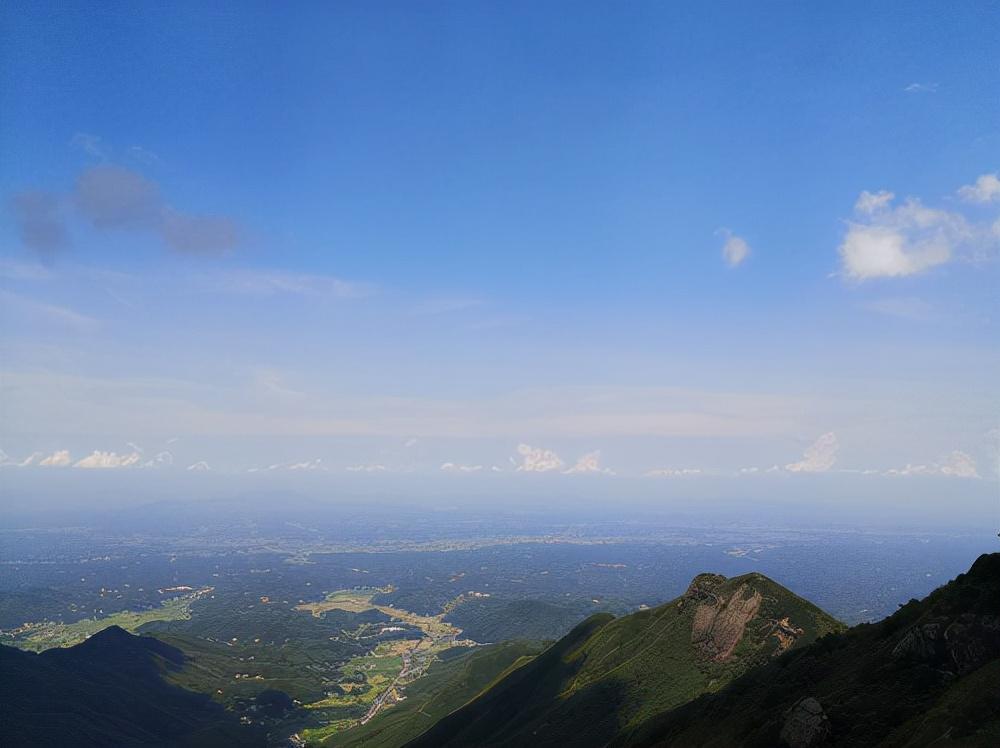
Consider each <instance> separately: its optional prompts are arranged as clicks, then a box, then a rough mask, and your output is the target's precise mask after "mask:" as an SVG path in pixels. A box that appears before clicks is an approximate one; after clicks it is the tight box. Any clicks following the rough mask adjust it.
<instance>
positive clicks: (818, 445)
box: [785, 431, 840, 473]
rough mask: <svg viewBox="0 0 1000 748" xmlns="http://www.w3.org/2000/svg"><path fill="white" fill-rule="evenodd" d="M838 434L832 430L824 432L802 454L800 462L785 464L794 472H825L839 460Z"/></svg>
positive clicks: (787, 468)
mask: <svg viewBox="0 0 1000 748" xmlns="http://www.w3.org/2000/svg"><path fill="white" fill-rule="evenodd" d="M839 448H840V445H839V444H838V443H837V435H836V434H834V433H833V432H832V431H830V432H828V433H826V434H823V435H822V436H821V437H819V439H817V440H816V441H815V442H814V443H813V444H812V446H810V447H809V448H808V449H807V450H806V451H805V453H804V454H803V455H802V459H801V460H800V461H799V462H793V463H790V464H788V465H785V470H788V471H789V472H792V473H825V472H826V471H827V470H829V469H830V468H832V467H833V466H834V464H835V463H836V462H837V450H838V449H839Z"/></svg>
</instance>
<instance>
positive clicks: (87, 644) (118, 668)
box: [0, 626, 264, 747]
mask: <svg viewBox="0 0 1000 748" xmlns="http://www.w3.org/2000/svg"><path fill="white" fill-rule="evenodd" d="M183 663H184V655H183V653H181V651H180V650H178V649H176V648H174V647H171V646H169V645H167V644H165V643H163V642H161V641H159V640H157V639H154V638H152V637H147V636H135V635H132V634H129V633H128V632H126V631H125V630H123V629H121V628H119V627H118V626H110V627H108V628H106V629H104V630H102V631H100V632H98V633H97V634H94V635H93V636H91V637H90V638H89V639H87V640H86V641H84V642H81V643H80V644H77V645H75V646H72V647H68V648H65V649H59V648H54V649H49V650H46V651H44V652H42V653H40V654H35V653H33V652H25V651H22V650H20V649H15V648H13V647H7V646H2V645H0V704H2V705H3V709H2V711H0V743H2V744H3V745H9V746H18V745H31V746H91V745H94V746H97V745H105V746H130V745H162V746H167V745H170V746H191V747H193V746H206V747H207V746H217V745H230V746H262V745H264V737H263V735H262V734H260V733H259V732H257V731H255V730H252V729H248V728H246V727H244V726H242V725H240V724H239V722H238V721H237V719H236V717H234V716H233V715H232V714H230V713H227V712H226V711H225V710H224V709H223V708H222V706H220V705H219V704H216V703H214V702H213V701H212V700H211V699H210V698H209V697H208V696H207V695H205V694H201V693H195V692H193V691H188V690H185V689H182V688H179V687H177V686H175V685H172V684H171V683H169V682H168V681H167V680H166V678H165V677H164V676H165V675H166V674H167V673H168V672H170V671H175V670H178V669H180V668H181V667H182V666H183Z"/></svg>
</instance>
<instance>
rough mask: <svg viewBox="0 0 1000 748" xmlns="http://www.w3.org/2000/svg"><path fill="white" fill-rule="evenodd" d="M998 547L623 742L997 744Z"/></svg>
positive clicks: (807, 746) (805, 747)
mask: <svg viewBox="0 0 1000 748" xmlns="http://www.w3.org/2000/svg"><path fill="white" fill-rule="evenodd" d="M998 683H1000V553H993V554H987V555H983V556H980V557H979V558H978V559H977V560H976V562H975V563H974V564H973V565H972V567H971V568H970V569H969V571H968V572H967V573H965V574H961V575H959V576H958V577H957V578H955V579H954V580H953V581H951V582H949V583H948V584H946V585H944V586H942V587H939V588H938V589H937V590H935V591H934V592H932V593H931V594H930V595H929V596H928V597H926V598H924V599H923V600H919V601H918V600H911V601H910V602H909V603H907V604H906V605H903V606H901V607H900V609H899V610H898V611H897V612H896V613H895V614H893V615H892V616H890V617H888V618H886V619H884V620H882V621H880V622H878V623H874V624H865V625H861V626H855V627H854V628H852V629H850V630H848V631H846V632H844V633H841V634H835V635H831V636H827V637H825V638H823V639H822V640H820V641H817V642H816V643H814V644H812V645H811V646H808V647H803V648H801V649H797V650H795V651H793V652H789V653H787V654H786V655H784V656H783V657H781V658H779V659H778V660H776V661H775V662H773V663H771V664H768V665H766V666H764V667H762V668H758V669H756V670H754V671H751V672H749V673H748V674H747V675H746V676H744V677H743V678H740V679H739V680H737V681H736V682H734V683H733V684H732V685H731V686H730V687H729V688H727V689H725V690H724V691H722V692H720V693H718V694H712V695H707V696H703V697H701V698H699V699H697V700H695V701H693V702H691V703H689V704H686V705H684V706H682V707H680V708H679V709H676V710H674V711H672V712H667V713H664V714H661V715H658V716H657V717H656V718H654V719H652V720H649V721H648V722H646V723H645V724H644V725H643V726H642V728H641V730H639V731H637V732H636V733H635V734H634V735H630V736H628V738H627V739H624V740H618V741H615V743H614V744H616V745H631V746H677V745H682V746H713V747H715V746H717V747H718V748H723V747H724V746H726V747H728V746H733V745H741V746H749V747H758V746H759V747H760V748H763V747H764V746H789V747H790V748H818V747H820V746H859V747H860V746H886V747H890V746H891V747H893V748H902V746H910V747H913V746H930V745H933V746H936V747H947V746H976V747H978V746H982V747H983V748H986V747H987V746H990V747H991V748H992V747H993V746H997V745H1000V688H998V687H997V684H998Z"/></svg>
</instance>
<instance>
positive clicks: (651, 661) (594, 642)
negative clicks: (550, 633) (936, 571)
mask: <svg viewBox="0 0 1000 748" xmlns="http://www.w3.org/2000/svg"><path fill="white" fill-rule="evenodd" d="M842 629H843V626H842V625H841V624H839V623H838V622H837V621H835V620H834V619H832V618H830V616H828V615H826V614H825V613H823V611H821V610H820V609H819V608H817V607H816V606H814V605H812V604H811V603H809V602H807V601H805V600H803V599H802V598H799V597H797V596H796V595H794V594H792V593H791V592H789V591H788V590H786V589H785V588H783V587H781V586H780V585H778V584H776V583H775V582H773V581H771V580H769V579H767V578H766V577H764V576H762V575H760V574H747V575H744V576H741V577H736V578H734V579H726V578H725V577H721V576H718V575H712V574H702V575H699V576H698V577H696V578H695V579H694V581H693V582H692V583H691V585H690V587H689V588H688V590H687V592H686V593H685V594H684V595H682V596H681V597H679V598H677V599H676V600H674V601H672V602H670V603H667V604H665V605H662V606H660V607H658V608H653V609H650V610H643V611H640V612H638V613H634V614H632V615H628V616H623V617H621V618H617V619H615V618H612V617H611V616H608V615H597V616H592V617H591V618H589V619H587V620H586V621H585V622H584V623H582V624H580V625H579V626H578V627H577V628H575V629H574V630H573V631H572V632H570V634H568V635H567V636H566V637H564V638H563V639H561V640H560V641H558V642H556V644H554V645H553V646H552V647H551V648H550V649H548V650H546V651H545V652H544V653H543V654H542V655H540V656H539V657H538V658H536V659H535V660H533V661H531V662H530V663H528V664H527V665H524V666H522V667H521V668H518V669H517V670H515V671H514V672H512V673H511V674H510V675H508V676H507V677H506V678H504V679H503V680H502V681H500V682H498V683H497V684H496V685H495V686H494V687H492V688H491V689H489V690H488V691H486V692H485V693H483V694H481V695H480V696H479V697H478V698H476V699H474V700H473V701H472V702H470V703H469V704H467V705H466V706H465V707H463V708H462V709H460V710H458V711H457V712H455V713H453V714H451V715H449V716H448V717H446V718H445V719H443V720H441V721H440V722H439V723H438V724H436V725H435V726H434V727H432V728H431V729H430V730H428V731H427V732H426V733H424V734H423V735H421V736H420V737H419V738H417V739H416V740H414V741H412V743H410V745H412V746H444V745H454V746H458V745H462V746H469V745H477V746H517V745H539V746H541V745H578V746H589V745H604V744H606V743H607V742H608V741H610V740H613V739H616V738H620V737H622V736H625V735H627V734H628V733H629V732H630V731H631V730H632V729H634V728H636V727H637V726H638V725H640V724H641V723H642V722H643V721H644V720H646V719H648V718H650V717H652V716H653V715H655V714H658V713H660V712H662V711H664V710H667V709H670V708H673V707H676V706H678V705H680V704H682V703H684V702H686V701H688V700H690V699H692V698H694V697H695V696H697V695H699V694H701V693H705V692H707V691H712V690H716V689H718V688H721V687H722V686H724V685H725V684H727V683H729V682H730V681H732V680H733V679H734V678H736V677H738V676H739V675H741V674H743V673H745V672H746V671H747V670H749V669H750V668H752V667H754V666H755V665H759V664H762V663H766V662H768V661H770V660H771V659H772V658H773V657H774V656H776V655H777V654H780V653H781V652H783V651H785V650H787V649H790V648H793V647H799V646H802V645H804V644H808V643H810V642H812V641H815V640H816V639H817V638H818V637H820V636H823V635H825V634H827V633H830V632H834V631H840V630H842Z"/></svg>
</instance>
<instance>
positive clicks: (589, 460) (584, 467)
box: [563, 450, 615, 475]
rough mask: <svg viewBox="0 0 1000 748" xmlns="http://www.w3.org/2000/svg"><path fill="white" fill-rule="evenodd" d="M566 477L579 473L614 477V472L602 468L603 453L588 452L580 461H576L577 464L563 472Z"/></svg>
mask: <svg viewBox="0 0 1000 748" xmlns="http://www.w3.org/2000/svg"><path fill="white" fill-rule="evenodd" d="M563 472H564V473H565V474H566V475H575V474H579V473H589V474H600V475H614V474H615V472H614V470H611V469H610V468H603V467H601V453H600V451H599V450H598V451H595V452H588V453H587V454H585V455H583V457H581V458H580V459H578V460H577V461H576V464H575V465H573V467H571V468H569V469H568V470H564V471H563Z"/></svg>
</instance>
